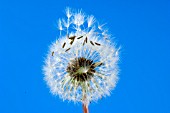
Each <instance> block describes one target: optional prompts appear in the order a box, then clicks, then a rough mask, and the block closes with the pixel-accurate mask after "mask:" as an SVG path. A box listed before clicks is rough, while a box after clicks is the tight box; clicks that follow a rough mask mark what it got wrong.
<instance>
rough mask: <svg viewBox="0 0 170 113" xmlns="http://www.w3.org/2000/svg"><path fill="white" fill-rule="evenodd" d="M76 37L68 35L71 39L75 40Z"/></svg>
mask: <svg viewBox="0 0 170 113" xmlns="http://www.w3.org/2000/svg"><path fill="white" fill-rule="evenodd" d="M75 38H76V36H71V37H68V39H71V40H74V39H75Z"/></svg>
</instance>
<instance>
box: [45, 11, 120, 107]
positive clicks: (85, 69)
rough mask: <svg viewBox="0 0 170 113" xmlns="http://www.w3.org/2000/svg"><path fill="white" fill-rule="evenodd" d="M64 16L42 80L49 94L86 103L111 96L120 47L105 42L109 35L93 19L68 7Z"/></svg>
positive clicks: (49, 53) (46, 60) (46, 61)
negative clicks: (47, 87)
mask: <svg viewBox="0 0 170 113" xmlns="http://www.w3.org/2000/svg"><path fill="white" fill-rule="evenodd" d="M66 16H67V19H64V18H62V19H59V21H58V28H59V30H60V32H61V36H59V38H58V39H57V40H56V41H55V42H54V43H52V44H51V46H50V49H49V52H48V54H47V57H46V59H45V65H44V67H43V71H44V75H45V77H44V79H45V81H46V82H47V85H48V86H49V88H50V90H51V92H52V94H54V95H58V96H59V97H60V98H62V99H63V100H69V101H73V102H83V103H86V104H88V103H89V102H90V101H97V100H98V99H100V98H102V97H105V96H107V95H110V92H111V90H112V89H114V87H115V86H116V83H117V80H118V72H119V67H118V61H119V48H118V49H117V48H116V47H115V44H114V43H113V42H112V41H108V40H106V38H105V36H104V35H106V36H108V35H109V34H107V32H106V30H105V29H104V28H103V24H102V25H100V26H99V25H98V22H97V20H96V19H95V18H94V16H92V15H91V16H88V15H85V13H83V11H82V10H78V11H77V12H72V10H71V9H70V8H66ZM68 18H69V19H68ZM64 29H67V32H66V31H64Z"/></svg>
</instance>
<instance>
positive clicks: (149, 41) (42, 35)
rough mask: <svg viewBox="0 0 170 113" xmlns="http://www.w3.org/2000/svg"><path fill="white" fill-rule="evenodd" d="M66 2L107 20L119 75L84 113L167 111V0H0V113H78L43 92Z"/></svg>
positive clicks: (169, 92) (169, 76)
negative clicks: (118, 49) (46, 61)
mask: <svg viewBox="0 0 170 113" xmlns="http://www.w3.org/2000/svg"><path fill="white" fill-rule="evenodd" d="M66 6H70V7H71V8H75V9H80V8H82V9H83V10H84V11H85V12H86V13H87V14H93V15H94V16H95V17H96V18H97V19H98V21H100V22H107V23H108V24H107V25H108V27H109V29H110V32H111V33H112V34H113V36H115V37H116V39H115V41H116V42H117V43H118V45H121V46H122V50H121V61H120V68H121V72H120V75H119V77H120V80H119V82H118V84H117V87H116V88H115V90H114V91H113V92H112V95H111V96H110V97H106V98H103V99H102V100H99V101H98V103H92V104H91V105H90V113H170V88H169V87H170V1H169V0H138V1H137V0H93V1H92V0H81V1H80V0H79V1H78V0H70V1H69V0H67V1H66V0H60V1H59V0H44V1H42V0H0V113H81V112H82V106H81V104H76V105H75V104H73V103H68V102H66V101H65V102H63V101H62V100H60V99H59V98H58V97H56V96H52V95H51V94H50V93H49V89H48V87H47V86H46V83H45V82H44V81H43V74H42V70H41V68H42V65H43V59H44V57H45V55H46V53H47V50H48V46H49V44H51V42H52V41H54V40H55V39H56V37H57V34H58V31H57V29H56V22H57V19H58V18H60V17H63V16H64V13H63V11H64V9H65V7H66Z"/></svg>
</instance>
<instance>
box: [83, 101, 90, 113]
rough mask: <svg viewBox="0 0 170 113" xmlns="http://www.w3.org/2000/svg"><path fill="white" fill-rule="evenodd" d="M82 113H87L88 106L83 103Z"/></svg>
mask: <svg viewBox="0 0 170 113" xmlns="http://www.w3.org/2000/svg"><path fill="white" fill-rule="evenodd" d="M83 113H89V109H88V104H84V103H83Z"/></svg>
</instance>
